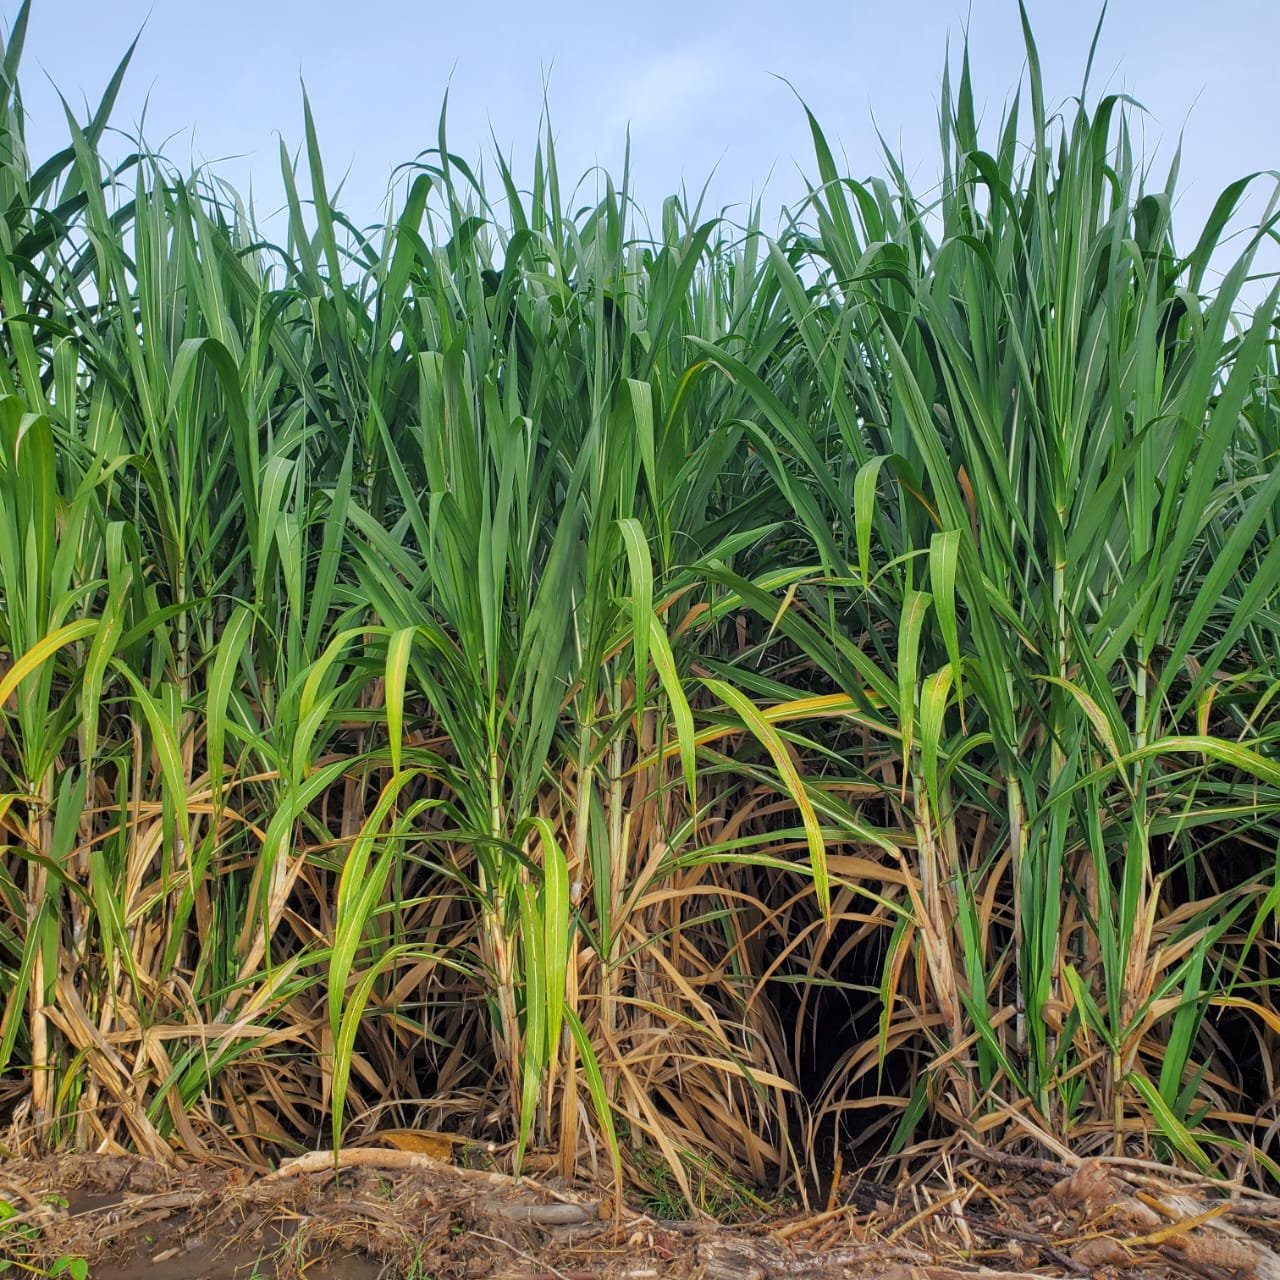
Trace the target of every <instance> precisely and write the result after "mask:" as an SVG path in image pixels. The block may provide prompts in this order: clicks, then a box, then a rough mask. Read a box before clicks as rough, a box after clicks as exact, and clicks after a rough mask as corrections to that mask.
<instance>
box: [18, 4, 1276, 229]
mask: <svg viewBox="0 0 1280 1280" xmlns="http://www.w3.org/2000/svg"><path fill="white" fill-rule="evenodd" d="M1029 8H1030V11H1031V16H1032V20H1033V23H1034V26H1035V28H1036V32H1037V37H1038V41H1039V44H1040V48H1041V57H1042V61H1043V63H1044V66H1045V74H1046V80H1047V84H1048V91H1049V94H1050V97H1051V99H1052V100H1054V101H1060V100H1061V99H1062V98H1064V97H1065V96H1067V95H1069V94H1071V93H1073V92H1075V91H1076V90H1077V89H1078V87H1079V80H1080V74H1081V71H1082V69H1083V66H1084V59H1085V54H1086V51H1087V49H1088V44H1089V40H1090V38H1091V36H1092V33H1093V26H1094V22H1095V20H1096V16H1097V9H1096V8H1095V7H1094V5H1093V4H1090V3H1083V4H1077V3H1074V2H1073V0H1030V3H1029ZM16 9H17V5H16V4H15V3H14V0H0V14H3V16H4V24H5V26H6V27H7V26H8V24H9V21H10V20H11V18H12V16H13V14H14V13H15V12H16ZM1209 9H1212V20H1210V19H1209V18H1208V16H1207V14H1208V10H1209ZM966 17H967V21H968V23H969V27H970V30H971V33H972V39H973V48H974V66H975V73H976V80H977V88H978V93H979V98H980V101H982V102H984V103H985V104H986V108H987V112H988V116H989V118H991V119H992V120H993V121H994V119H995V118H996V117H998V115H999V112H1000V108H1001V106H1002V104H1003V103H1004V101H1005V99H1006V98H1007V96H1008V94H1009V93H1010V92H1011V91H1012V89H1013V88H1014V86H1015V85H1016V83H1017V81H1018V78H1019V76H1020V74H1021V72H1022V68H1023V49H1022V38H1021V30H1020V27H1019V23H1018V16H1017V6H1016V0H975V3H974V4H973V7H972V12H968V10H967V6H966V5H965V4H964V3H958V2H957V0H898V3H896V4H892V5H886V4H884V3H882V2H881V3H876V4H871V3H864V2H863V0H848V2H846V3H844V4H840V3H830V2H827V0H808V2H807V3H805V4H803V5H802V4H798V3H796V2H795V0H790V3H788V2H787V0H782V2H781V3H777V2H776V0H775V2H773V3H770V4H767V5H766V4H763V3H756V0H739V2H738V3H723V2H721V0H712V2H708V3H700V2H699V0H684V2H683V3H675V2H672V0H655V2H654V3H651V4H649V5H647V6H644V7H641V6H632V5H613V4H610V3H608V0H593V2H592V3H578V4H567V3H556V2H554V0H542V2H541V3H539V4H536V5H534V4H527V3H526V4H520V5H514V4H508V3H495V4H472V5H456V4H455V5H450V6H444V5H440V4H435V3H425V2H424V0H416V2H415V0H364V2H363V3H358V4H357V3H339V2H335V0H256V2H254V3H250V2H248V0H222V2H221V3H219V4H194V3H190V0H36V2H35V5H34V11H33V14H32V20H31V25H30V31H29V35H28V41H27V53H26V57H25V59H24V84H25V87H26V94H27V101H28V108H29V111H30V112H31V114H32V117H33V119H32V124H31V129H30V136H31V139H32V150H33V151H35V152H37V153H40V154H39V155H37V157H36V158H37V159H39V158H40V155H42V154H44V153H45V152H47V151H48V150H50V149H52V148H53V147H54V146H56V145H57V144H58V143H59V142H60V140H61V136H62V135H61V120H60V109H59V107H58V105H57V100H56V98H55V97H54V95H53V92H52V88H51V83H52V84H56V85H57V86H58V87H59V88H60V89H61V90H62V91H63V92H64V93H65V94H66V95H67V96H68V97H69V98H70V99H71V100H72V101H73V102H76V103H77V104H78V103H80V102H82V101H83V99H84V98H85V97H88V98H89V99H90V100H91V101H93V102H96V101H97V98H98V95H99V94H100V92H101V90H102V88H103V86H104V85H105V83H106V81H107V78H108V76H109V74H110V72H111V70H112V68H113V67H114V65H115V62H116V60H117V59H118V57H119V55H120V54H121V53H122V52H123V51H124V49H125V48H126V47H127V45H128V43H129V40H130V39H131V38H132V36H133V34H134V33H135V32H136V31H138V30H139V29H140V28H141V29H142V35H141V39H140V42H139V46H138V51H137V53H136V55H135V57H134V61H133V65H132V68H131V71H130V75H129V78H128V81H127V83H126V88H125V90H124V92H123V94H122V96H121V99H120V103H119V107H118V110H117V113H116V120H117V122H118V123H120V124H122V125H125V126H129V125H131V124H134V123H135V122H137V121H138V120H140V119H141V118H142V114H143V109H144V104H145V110H146V135H147V138H148V140H149V141H150V142H151V143H152V144H153V145H155V144H157V143H163V144H164V149H165V151H166V153H167V154H169V155H170V157H171V158H172V159H174V160H175V161H176V162H178V163H179V164H180V165H184V166H185V165H186V164H188V163H190V162H192V161H200V160H214V159H217V160H221V163H220V164H219V166H218V167H219V169H220V171H221V172H222V173H224V174H225V175H226V176H228V177H229V178H230V179H231V180H232V181H233V182H234V183H235V184H236V185H237V186H238V187H241V188H247V187H248V185H249V183H250V181H252V183H253V187H254V190H255V193H256V199H257V204H258V206H259V211H260V212H263V211H265V210H266V209H269V208H270V207H272V206H273V205H274V204H275V203H276V202H277V200H278V195H279V191H280V185H279V179H278V176H277V173H278V158H277V157H278V137H280V136H283V138H284V139H285V141H286V142H287V143H288V144H289V145H290V147H296V146H297V144H298V143H299V141H300V140H301V137H302V111H301V92H300V88H299V84H300V77H301V79H304V80H305V82H306V85H307V89H308V92H309V94H310V97H311V101H312V106H313V109H314V111H315V115H316V118H317V123H318V126H319V130H320V136H321V141H322V146H323V149H324V155H325V163H326V167H327V170H328V176H329V180H330V184H331V185H333V183H334V182H335V181H336V180H337V179H338V178H340V177H341V176H342V175H343V174H344V173H345V174H346V180H345V188H344V197H343V204H344V206H345V207H346V208H347V209H348V210H349V211H350V212H351V213H352V214H353V215H354V216H355V217H356V218H357V220H358V221H361V222H367V221H372V220H374V219H376V218H377V217H378V216H379V209H380V205H381V201H382V199H383V196H384V195H385V192H386V187H387V181H388V178H389V176H390V174H391V171H392V169H393V167H394V166H395V165H396V164H397V163H399V162H402V161H405V160H408V159H409V158H411V157H412V156H413V155H414V154H415V153H416V152H417V151H419V150H420V149H422V148H424V147H429V146H431V145H433V143H434V136H435V126H436V119H437V115H438V112H439V106H440V101H441V96H442V94H443V92H444V90H445V88H446V86H449V88H450V142H451V147H452V149H453V150H455V151H457V152H459V153H460V154H462V155H464V156H467V157H474V156H477V155H479V154H480V153H481V152H482V151H484V150H487V149H490V148H491V147H492V141H491V135H492V136H496V138H497V139H498V141H499V143H500V144H501V146H502V147H503V149H504V151H508V152H510V153H512V154H513V155H514V156H515V157H516V158H517V161H519V160H520V158H521V157H527V156H528V155H529V154H530V153H531V148H532V143H533V139H534V137H535V133H536V130H537V124H538V117H539V114H540V112H541V109H542V103H543V92H544V86H545V88H546V95H547V100H548V101H549V103H550V107H551V114H552V119H553V122H554V126H555V131H556V136H557V141H558V146H559V151H560V160H561V167H562V172H563V173H565V174H571V175H573V176H575V177H576V176H577V175H579V174H580V173H582V172H583V171H584V170H586V169H587V168H589V167H590V166H591V165H593V164H596V163H600V164H603V165H605V166H606V167H608V168H610V169H613V170H616V169H617V168H618V167H619V166H620V163H621V157H622V152H623V143H624V138H625V132H626V128H627V125H628V124H630V127H631V134H632V154H633V167H634V169H635V172H636V176H637V181H636V190H637V192H638V195H639V197H640V200H641V202H642V204H643V205H644V206H645V207H646V208H648V209H649V210H650V212H652V213H656V211H657V208H658V205H659V202H660V200H661V198H662V196H663V195H665V194H667V193H668V192H669V191H671V190H673V189H675V188H676V187H677V186H678V185H679V184H680V183H681V182H685V183H687V184H689V185H690V186H693V187H698V186H700V185H701V184H702V182H703V180H704V179H706V177H707V176H708V175H709V174H710V173H711V172H712V170H713V169H714V170H715V171H716V176H715V179H714V181H713V184H712V188H711V194H712V202H713V204H714V205H716V206H719V205H720V204H726V203H732V202H742V201H745V200H747V199H749V198H750V197H751V196H752V195H757V194H760V193H761V192H762V191H763V194H764V200H765V208H766V211H769V210H771V209H776V208H777V206H778V205H780V204H781V203H782V202H783V201H784V200H789V199H794V197H795V196H796V194H797V193H798V192H799V191H800V190H801V189H802V188H801V184H800V181H799V178H798V176H797V165H800V166H803V167H805V168H806V169H811V168H812V166H811V165H810V163H809V149H808V136H807V130H806V125H805V120H804V115H803V112H802V111H801V109H800V107H799V105H798V103H797V102H796V100H795V97H794V96H793V94H792V92H791V90H790V89H789V88H788V87H787V85H786V84H784V83H782V81H781V80H780V79H778V78H777V77H784V78H785V79H787V80H789V81H790V82H791V84H793V85H794V86H795V89H796V91H797V92H798V93H800V94H801V95H802V96H803V97H804V99H805V100H806V101H807V102H808V103H809V104H810V105H811V106H812V107H813V109H814V110H815V112H816V113H817V115H818V117H819V118H820V120H821V121H822V122H823V125H824V128H825V129H826V131H827V133H828V136H829V137H830V138H831V139H832V140H833V142H837V143H838V144H839V145H840V146H841V147H842V148H843V151H844V153H845V155H846V156H847V159H848V165H849V170H850V172H852V173H853V174H855V175H859V176H861V175H865V174H868V173H872V172H878V171H879V169H880V162H879V158H878V154H877V143H876V134H875V130H876V127H877V126H878V127H879V129H880V130H881V131H882V132H883V134H884V135H885V136H886V137H887V138H888V139H889V140H890V141H891V142H892V143H893V144H894V145H895V147H897V148H898V149H899V150H900V151H901V153H902V155H903V156H904V158H905V160H906V162H907V167H908V171H909V172H911V173H912V174H913V175H914V177H915V179H916V181H917V182H918V184H919V185H920V186H921V187H922V188H923V187H926V186H928V185H929V183H930V181H931V180H932V179H933V178H934V176H935V172H936V163H937V161H936V152H937V148H936V142H935V116H936V109H937V97H938V81H939V73H940V70H941V67H942V62H943V58H944V52H945V48H946V43H947V40H948V37H950V39H951V41H952V44H953V47H954V46H955V45H956V44H957V43H958V41H959V39H960V38H961V34H962V31H963V28H964V25H965V22H966ZM1277 48H1280V4H1278V3H1276V0H1217V2H1216V3H1213V4H1212V5H1206V4H1205V3H1204V0H1199V2H1195V0H1113V3H1112V4H1111V8H1110V12H1109V15H1108V19H1107V23H1106V26H1105V28H1104V36H1103V40H1102V45H1101V49H1100V54H1099V57H1098V62H1097V70H1096V72H1095V80H1096V83H1097V84H1098V85H1099V86H1105V87H1107V88H1110V89H1117V90H1124V91H1126V92H1129V93H1131V94H1133V95H1134V96H1135V97H1136V98H1138V99H1139V100H1141V101H1142V102H1143V103H1144V105H1145V106H1146V107H1147V109H1148V111H1149V113H1150V114H1149V117H1147V119H1146V121H1145V124H1144V126H1143V128H1144V137H1145V144H1146V146H1147V148H1148V151H1149V152H1151V151H1155V150H1156V148H1157V146H1159V152H1158V154H1159V155H1160V156H1161V157H1164V158H1166V159H1167V157H1168V156H1169V155H1170V154H1171V151H1172V147H1173V145H1174V143H1175V142H1176V140H1177V137H1178V135H1179V133H1180V132H1184V134H1185V139H1184V161H1183V191H1184V196H1183V200H1182V206H1181V217H1180V219H1179V223H1178V225H1179V226H1181V227H1183V228H1184V229H1183V231H1182V233H1181V236H1180V239H1181V240H1182V242H1183V243H1189V241H1190V239H1191V235H1192V227H1191V225H1190V224H1192V223H1194V222H1195V221H1196V220H1197V219H1198V218H1202V217H1203V216H1204V214H1205V213H1206V212H1207V210H1208V209H1209V207H1210V206H1211V205H1212V202H1213V199H1214V196H1215V195H1216V193H1217V192H1218V191H1219V190H1220V189H1221V188H1222V187H1223V186H1224V185H1225V184H1226V183H1227V182H1229V181H1230V180H1232V179H1233V178H1234V177H1236V176H1239V175H1240V174H1242V173H1245V172H1249V171H1252V170H1255V169H1267V168H1271V167H1273V166H1274V167H1280V154H1277V152H1278V151H1280V147H1277V144H1276V141H1275V139H1276V134H1275V130H1274V123H1273V122H1274V106H1273V103H1272V101H1271V85H1272V82H1273V80H1272V77H1273V62H1274V58H1275V51H1276V50H1277ZM771 174H772V177H770V175H771ZM766 180H768V186H767V187H766V186H765V183H766ZM766 221H767V223H768V224H769V225H772V219H771V218H767V219H766Z"/></svg>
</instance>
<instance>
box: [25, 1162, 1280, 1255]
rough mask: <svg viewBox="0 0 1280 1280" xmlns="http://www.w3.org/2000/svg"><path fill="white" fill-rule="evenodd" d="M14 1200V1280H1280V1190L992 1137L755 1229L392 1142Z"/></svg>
mask: <svg viewBox="0 0 1280 1280" xmlns="http://www.w3.org/2000/svg"><path fill="white" fill-rule="evenodd" d="M926 1175H927V1176H926ZM0 1204H4V1205H7V1206H9V1209H8V1213H9V1216H8V1217H7V1218H5V1219H4V1220H0V1275H3V1276H4V1280H10V1277H9V1275H8V1274H7V1272H6V1268H5V1266H4V1265H3V1264H4V1263H5V1262H8V1263H9V1264H10V1266H9V1268H8V1271H9V1272H14V1273H15V1274H14V1277H13V1280H17V1277H18V1276H23V1277H25V1276H29V1275H36V1276H43V1275H45V1274H47V1271H48V1269H50V1268H52V1269H53V1270H54V1271H55V1272H56V1271H57V1270H58V1267H59V1261H60V1260H64V1259H67V1260H69V1259H84V1260H86V1262H87V1264H88V1272H87V1274H88V1276H89V1277H90V1280H141V1277H144V1276H145V1277H148V1278H149V1280H300V1278H301V1277H304V1276H305V1277H306V1278H307V1280H380V1278H382V1280H428V1277H430V1278H431V1280H475V1278H477V1277H481V1276H483V1277H499V1278H501V1280H657V1277H668V1276H671V1277H691V1278H693V1280H807V1278H813V1280H817V1278H818V1277H850V1278H852V1277H857V1278H858V1280H869V1278H871V1277H885V1278H886V1280H909V1278H911V1280H959V1278H960V1277H961V1276H964V1275H972V1276H977V1277H983V1278H984V1280H1013V1278H1014V1277H1015V1276H1022V1275H1026V1274H1027V1273H1029V1272H1037V1273H1039V1274H1043V1275H1057V1276H1087V1275H1116V1276H1119V1275H1122V1274H1123V1275H1127V1276H1133V1277H1141V1276H1155V1275H1161V1276H1167V1275H1181V1276H1190V1277H1196V1278H1197V1280H1254V1278H1255V1277H1256V1278H1257V1280H1280V1255H1278V1254H1277V1253H1276V1251H1275V1246H1276V1245H1277V1244H1278V1243H1280V1200H1277V1199H1274V1198H1271V1197H1267V1196H1261V1195H1256V1194H1250V1193H1247V1192H1245V1191H1242V1190H1241V1189H1239V1188H1223V1187H1221V1186H1215V1185H1214V1184H1210V1183H1207V1182H1205V1181H1203V1180H1201V1179H1198V1178H1194V1177H1189V1176H1187V1175H1185V1174H1180V1173H1178V1172H1177V1171H1174V1170H1170V1169H1164V1168H1162V1167H1159V1166H1154V1165H1147V1164H1144V1163H1142V1162H1137V1161H1098V1160H1086V1161H1074V1162H1068V1163H1066V1164H1057V1163H1053V1162H1048V1161H1042V1160H1037V1159H1031V1158H1027V1157H1018V1156H1010V1155H1005V1154H1002V1153H1000V1152H994V1151H988V1152H981V1151H979V1152H973V1153H970V1154H969V1155H967V1156H965V1157H964V1158H963V1159H960V1158H949V1159H947V1160H945V1161H935V1162H934V1163H933V1165H932V1167H931V1168H930V1169H928V1170H922V1176H920V1177H917V1178H913V1179H907V1180H904V1181H903V1182H902V1183H901V1184H900V1185H899V1186H898V1187H897V1188H896V1190H894V1191H890V1190H887V1189H885V1188H875V1187H868V1186H866V1185H865V1184H857V1183H853V1182H850V1181H848V1180H846V1181H845V1183H843V1184H842V1185H841V1187H840V1188H839V1189H838V1191H837V1193H836V1194H834V1195H833V1197H832V1200H831V1202H830V1203H829V1204H828V1206H827V1207H826V1208H825V1209H823V1210H820V1211H809V1212H805V1213H800V1214H791V1215H788V1216H782V1215H778V1216H774V1217H772V1218H769V1219H767V1220H762V1221H760V1222H756V1223H753V1224H749V1225H745V1226H737V1227H723V1226H720V1225H718V1224H716V1223H714V1222H711V1221H690V1222H667V1221H661V1220H656V1219H654V1218H652V1217H649V1216H647V1215H645V1214H643V1213H639V1212H634V1211H629V1210H626V1209H625V1208H619V1207H618V1206H615V1205H613V1204H612V1203H611V1202H608V1201H604V1200H601V1199H599V1198H596V1197H593V1196H591V1195H589V1194H584V1193H583V1192H582V1191H581V1190H574V1191H570V1190H564V1189H560V1188H557V1187H555V1186H552V1185H549V1183H547V1182H540V1181H537V1180H534V1179H530V1178H524V1179H522V1180H520V1181H516V1180H515V1179H513V1178H511V1177H509V1176H507V1175H506V1174H503V1173H498V1172H492V1171H485V1170H478V1169H468V1168H461V1167H458V1166H457V1165H454V1164H451V1163H449V1162H448V1161H446V1160H443V1159H440V1158H437V1157H434V1156H430V1155H425V1154H421V1153H414V1152H409V1151H404V1150H384V1149H381V1148H361V1149H356V1150H348V1151H345V1152H343V1156H342V1165H341V1167H340V1168H338V1169H335V1166H334V1159H333V1156H332V1154H331V1153H329V1152H323V1153H315V1154H313V1155H309V1156H302V1157H299V1158H298V1159H296V1160H293V1161H288V1162H286V1163H285V1164H284V1165H282V1166H281V1168H280V1169H278V1170H276V1171H275V1172H273V1173H268V1174H263V1175H261V1176H250V1175H247V1174H246V1173H245V1172H244V1171H242V1170H227V1169H221V1168H211V1167H203V1168H200V1167H197V1168H186V1169H174V1168H170V1167H168V1166H163V1165H159V1164H155V1163H152V1162H149V1161H144V1160H137V1159H133V1158H128V1157H117V1156H63V1157H55V1158H49V1159H44V1160H26V1159H23V1160H9V1161H4V1162H0ZM62 1266H63V1267H64V1268H66V1269H65V1270H64V1271H63V1272H62V1274H66V1275H71V1276H74V1275H75V1274H76V1270H73V1269H71V1264H70V1263H69V1262H62Z"/></svg>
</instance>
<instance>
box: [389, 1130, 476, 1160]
mask: <svg viewBox="0 0 1280 1280" xmlns="http://www.w3.org/2000/svg"><path fill="white" fill-rule="evenodd" d="M374 1137H376V1138H379V1139H381V1140H382V1141H383V1142H387V1143H389V1144H390V1145H391V1146H393V1147H395V1149H396V1150H397V1151H413V1152H415V1153H416V1154H418V1155H422V1156H434V1157H435V1158H436V1159H437V1160H449V1159H451V1158H452V1156H453V1149H454V1147H455V1146H457V1144H458V1143H459V1142H461V1141H462V1139H461V1138H459V1137H457V1136H456V1135H455V1134H451V1133H438V1132H437V1131H436V1130H434V1129H381V1130H379V1131H378V1133H376V1134H375V1135H374Z"/></svg>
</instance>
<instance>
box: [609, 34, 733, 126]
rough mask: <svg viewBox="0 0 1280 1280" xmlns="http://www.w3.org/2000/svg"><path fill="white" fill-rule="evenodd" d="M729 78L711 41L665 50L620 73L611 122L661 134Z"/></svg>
mask: <svg viewBox="0 0 1280 1280" xmlns="http://www.w3.org/2000/svg"><path fill="white" fill-rule="evenodd" d="M728 81H729V77H728V67H727V65H726V61H725V57H724V54H723V52H722V51H721V50H720V49H718V48H717V47H716V46H715V45H713V44H712V43H711V42H709V41H700V42H698V43H697V44H690V45H683V46H681V47H679V48H675V49H668V50H666V51H665V52H663V53H659V54H656V55H655V56H653V57H651V58H649V59H647V60H646V61H644V62H642V63H640V64H639V65H637V66H635V67H633V68H632V69H631V70H629V71H624V72H623V74H622V75H621V77H620V84H619V86H618V96H617V98H616V100H615V102H614V107H613V120H612V123H613V124H614V125H615V126H620V127H625V126H627V125H630V126H631V132H632V134H633V135H634V134H640V133H657V132H661V131H662V130H664V129H668V128H670V127H671V126H672V125H674V124H677V123H679V122H680V121H681V120H682V119H683V117H685V116H686V115H687V114H688V113H689V112H690V111H693V110H694V109H695V108H696V107H697V106H698V104H699V103H700V102H704V101H705V100H706V99H707V98H710V97H712V96H714V95H715V94H716V93H718V92H720V91H722V90H723V89H724V88H726V87H727V85H728Z"/></svg>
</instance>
